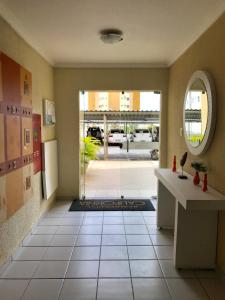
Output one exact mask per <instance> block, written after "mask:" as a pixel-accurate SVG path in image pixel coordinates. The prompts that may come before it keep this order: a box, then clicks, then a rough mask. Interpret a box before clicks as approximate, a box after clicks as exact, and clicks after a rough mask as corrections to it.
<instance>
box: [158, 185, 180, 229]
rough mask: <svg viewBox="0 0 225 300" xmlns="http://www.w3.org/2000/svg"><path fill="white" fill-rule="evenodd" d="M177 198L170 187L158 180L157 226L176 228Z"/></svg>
mask: <svg viewBox="0 0 225 300" xmlns="http://www.w3.org/2000/svg"><path fill="white" fill-rule="evenodd" d="M175 202H176V199H175V198H174V196H173V195H172V194H171V193H170V192H169V191H168V189H167V188H166V187H165V186H164V185H163V184H162V183H161V182H160V181H158V201H157V227H158V228H174V221H175Z"/></svg>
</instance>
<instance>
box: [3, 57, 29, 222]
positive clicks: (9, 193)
mask: <svg viewBox="0 0 225 300" xmlns="http://www.w3.org/2000/svg"><path fill="white" fill-rule="evenodd" d="M32 126H33V125H32V75H31V73H30V72H29V71H28V70H26V69H25V68H23V67H22V66H20V65H19V64H18V63H16V62H15V61H14V60H13V59H11V58H10V57H8V56H7V55H5V54H4V53H1V52H0V222H2V221H4V220H6V219H7V218H9V217H10V216H12V215H13V214H14V213H15V212H16V211H17V210H18V209H20V208H21V207H22V206H23V205H24V203H25V202H26V201H28V200H29V199H30V198H31V197H32V194H33V183H32V180H33V178H32V175H33V129H32Z"/></svg>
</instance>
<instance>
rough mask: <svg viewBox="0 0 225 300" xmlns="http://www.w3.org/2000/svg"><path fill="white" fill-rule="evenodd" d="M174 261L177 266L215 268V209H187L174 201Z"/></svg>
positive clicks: (216, 213) (216, 214)
mask: <svg viewBox="0 0 225 300" xmlns="http://www.w3.org/2000/svg"><path fill="white" fill-rule="evenodd" d="M175 214H176V215H175V233H174V234H175V236H174V263H175V267H177V268H184V269H185V268H186V269H187V268H190V269H195V268H202V269H211V268H215V263H216V239H217V218H218V212H217V211H204V210H203V211H194V210H192V211H188V210H185V209H184V208H183V206H182V205H181V204H180V203H179V202H178V201H176V212H175Z"/></svg>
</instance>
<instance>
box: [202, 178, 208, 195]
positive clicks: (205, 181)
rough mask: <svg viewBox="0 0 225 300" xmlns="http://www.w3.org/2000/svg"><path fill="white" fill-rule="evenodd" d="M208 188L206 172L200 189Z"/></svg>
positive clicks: (204, 190)
mask: <svg viewBox="0 0 225 300" xmlns="http://www.w3.org/2000/svg"><path fill="white" fill-rule="evenodd" d="M207 190H208V188H207V174H205V175H204V179H203V184H202V191H203V192H206V191H207Z"/></svg>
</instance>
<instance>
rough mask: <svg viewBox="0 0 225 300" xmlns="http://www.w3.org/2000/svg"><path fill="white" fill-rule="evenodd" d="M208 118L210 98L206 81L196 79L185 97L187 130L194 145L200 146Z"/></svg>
mask: <svg viewBox="0 0 225 300" xmlns="http://www.w3.org/2000/svg"><path fill="white" fill-rule="evenodd" d="M207 120H208V98H207V91H206V87H205V85H204V82H203V81H202V80H201V79H199V78H198V79H196V80H195V81H194V82H193V83H192V85H191V86H190V89H189V91H188V93H187V94H186V99H185V130H186V135H187V140H188V142H189V143H190V144H191V146H192V147H195V148H196V147H198V146H199V145H200V144H201V143H202V141H203V139H204V135H205V132H206V127H207Z"/></svg>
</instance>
